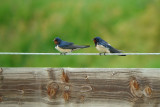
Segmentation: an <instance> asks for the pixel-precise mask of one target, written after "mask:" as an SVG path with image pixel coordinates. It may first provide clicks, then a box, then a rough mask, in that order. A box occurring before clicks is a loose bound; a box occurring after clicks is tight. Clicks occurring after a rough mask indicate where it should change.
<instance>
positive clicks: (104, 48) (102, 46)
mask: <svg viewBox="0 0 160 107" xmlns="http://www.w3.org/2000/svg"><path fill="white" fill-rule="evenodd" d="M93 41H94V43H95V47H96V48H97V50H98V51H99V52H100V53H99V54H100V55H101V54H102V53H104V55H105V53H121V52H120V51H119V50H117V49H115V48H113V47H112V46H111V45H110V44H109V43H107V42H106V41H104V40H103V39H101V38H100V37H95V38H94V39H93ZM120 56H126V55H120Z"/></svg>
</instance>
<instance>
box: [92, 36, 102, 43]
mask: <svg viewBox="0 0 160 107" xmlns="http://www.w3.org/2000/svg"><path fill="white" fill-rule="evenodd" d="M101 40H102V39H101V38H100V37H95V38H93V41H94V43H95V44H97V42H100V41H101Z"/></svg>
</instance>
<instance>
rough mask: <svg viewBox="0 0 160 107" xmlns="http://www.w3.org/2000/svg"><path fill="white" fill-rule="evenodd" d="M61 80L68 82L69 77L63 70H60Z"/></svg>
mask: <svg viewBox="0 0 160 107" xmlns="http://www.w3.org/2000/svg"><path fill="white" fill-rule="evenodd" d="M62 81H63V82H67V83H68V82H69V77H68V75H67V73H65V72H64V71H63V72H62Z"/></svg>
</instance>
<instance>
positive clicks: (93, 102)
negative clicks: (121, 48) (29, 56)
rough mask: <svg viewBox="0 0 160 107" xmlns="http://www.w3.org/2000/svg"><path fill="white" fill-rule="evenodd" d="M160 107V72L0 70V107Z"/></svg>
mask: <svg viewBox="0 0 160 107" xmlns="http://www.w3.org/2000/svg"><path fill="white" fill-rule="evenodd" d="M62 105H63V106H69V107H76V106H84V107H89V106H90V107H91V106H92V107H94V106H104V107H106V106H110V107H118V106H121V107H122V106H123V107H146V106H147V107H159V106H160V69H147V68H145V69H143V68H3V67H2V68H0V107H21V106H22V107H23V106H25V107H31V106H33V107H53V106H56V107H59V106H60V107H61V106H62Z"/></svg>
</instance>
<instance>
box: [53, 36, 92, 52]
mask: <svg viewBox="0 0 160 107" xmlns="http://www.w3.org/2000/svg"><path fill="white" fill-rule="evenodd" d="M53 41H54V43H55V45H56V46H55V48H56V49H57V50H58V51H60V52H61V54H64V55H65V54H66V53H69V52H72V51H74V50H77V49H81V48H88V47H90V46H89V45H83V46H80V45H74V43H72V42H66V41H63V40H61V39H60V38H58V37H56V38H55V39H54V40H53Z"/></svg>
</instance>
